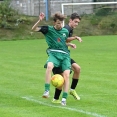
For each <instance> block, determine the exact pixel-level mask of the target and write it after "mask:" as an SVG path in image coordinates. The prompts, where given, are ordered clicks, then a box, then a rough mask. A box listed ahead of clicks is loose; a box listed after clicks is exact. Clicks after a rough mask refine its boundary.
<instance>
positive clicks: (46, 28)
mask: <svg viewBox="0 0 117 117" xmlns="http://www.w3.org/2000/svg"><path fill="white" fill-rule="evenodd" d="M39 28H40V30H39V32H42V33H43V34H44V35H45V34H46V33H47V32H48V26H41V27H39Z"/></svg>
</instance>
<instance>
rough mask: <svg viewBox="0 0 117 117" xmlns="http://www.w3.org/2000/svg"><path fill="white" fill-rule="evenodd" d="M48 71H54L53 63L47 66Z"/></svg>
mask: <svg viewBox="0 0 117 117" xmlns="http://www.w3.org/2000/svg"><path fill="white" fill-rule="evenodd" d="M47 69H48V70H50V71H51V70H52V69H53V64H52V63H48V64H47Z"/></svg>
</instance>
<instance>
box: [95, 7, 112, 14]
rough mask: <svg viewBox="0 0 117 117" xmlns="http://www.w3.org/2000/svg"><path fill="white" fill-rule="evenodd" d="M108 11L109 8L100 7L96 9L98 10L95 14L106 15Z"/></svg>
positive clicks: (109, 10)
mask: <svg viewBox="0 0 117 117" xmlns="http://www.w3.org/2000/svg"><path fill="white" fill-rule="evenodd" d="M110 12H111V8H108V7H102V8H100V9H98V10H97V11H96V12H95V15H97V16H106V15H108V14H109V13H110Z"/></svg>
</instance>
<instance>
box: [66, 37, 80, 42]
mask: <svg viewBox="0 0 117 117" xmlns="http://www.w3.org/2000/svg"><path fill="white" fill-rule="evenodd" d="M73 40H78V41H79V42H82V39H81V38H80V37H78V36H74V37H69V38H68V39H67V42H71V41H73Z"/></svg>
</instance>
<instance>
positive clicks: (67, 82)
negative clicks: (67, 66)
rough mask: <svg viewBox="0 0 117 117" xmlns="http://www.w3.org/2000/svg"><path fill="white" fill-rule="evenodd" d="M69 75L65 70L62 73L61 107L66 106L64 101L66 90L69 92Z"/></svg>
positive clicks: (66, 95)
mask: <svg viewBox="0 0 117 117" xmlns="http://www.w3.org/2000/svg"><path fill="white" fill-rule="evenodd" d="M69 74H70V70H65V71H64V72H63V77H64V80H65V82H64V86H63V95H62V101H61V104H62V105H63V106H65V105H66V99H67V97H68V90H69Z"/></svg>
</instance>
